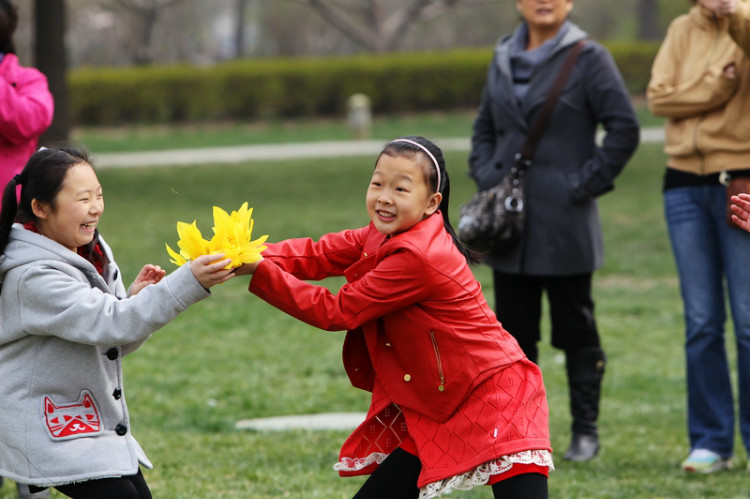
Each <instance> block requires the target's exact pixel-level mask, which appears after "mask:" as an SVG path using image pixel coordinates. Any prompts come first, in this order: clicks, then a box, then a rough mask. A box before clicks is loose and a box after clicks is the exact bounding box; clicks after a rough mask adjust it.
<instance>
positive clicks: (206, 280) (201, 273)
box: [190, 253, 234, 289]
mask: <svg viewBox="0 0 750 499" xmlns="http://www.w3.org/2000/svg"><path fill="white" fill-rule="evenodd" d="M223 256H224V253H218V254H216V255H202V256H199V257H198V258H196V259H195V260H192V261H191V262H190V270H191V271H192V272H193V275H194V276H195V278H196V279H198V282H199V283H201V285H202V286H203V287H204V288H206V289H208V288H210V287H211V286H214V285H216V284H221V283H222V282H226V281H228V280H229V279H231V278H232V277H234V273H233V272H232V269H225V268H224V267H226V266H227V265H229V264H230V263H232V260H231V259H229V258H223Z"/></svg>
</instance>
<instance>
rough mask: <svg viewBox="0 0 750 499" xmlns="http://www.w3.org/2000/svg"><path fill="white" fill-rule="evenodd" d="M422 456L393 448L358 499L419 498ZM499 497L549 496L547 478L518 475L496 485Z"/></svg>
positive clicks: (494, 491) (543, 498) (540, 498)
mask: <svg viewBox="0 0 750 499" xmlns="http://www.w3.org/2000/svg"><path fill="white" fill-rule="evenodd" d="M421 469H422V463H420V462H419V458H418V457H417V456H415V455H413V454H409V453H408V452H406V451H405V450H403V449H400V448H399V449H396V450H395V451H393V452H392V453H391V454H390V455H389V456H388V457H387V458H386V459H385V461H383V462H382V463H381V464H380V466H378V467H377V468H376V469H375V472H374V473H373V474H372V475H370V477H369V478H368V479H367V481H365V483H364V484H363V485H362V488H360V489H359V491H358V492H357V493H356V494H355V496H354V499H391V498H392V499H401V498H403V499H408V498H416V497H419V488H417V478H418V477H419V472H420V471H421ZM492 495H493V497H494V498H495V499H501V498H507V499H547V497H548V492H547V477H546V476H544V475H542V474H540V473H525V474H522V475H516V476H514V477H511V478H507V479H505V480H501V481H500V482H498V483H496V484H494V485H493V486H492Z"/></svg>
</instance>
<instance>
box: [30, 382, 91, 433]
mask: <svg viewBox="0 0 750 499" xmlns="http://www.w3.org/2000/svg"><path fill="white" fill-rule="evenodd" d="M44 421H45V423H46V426H47V431H48V432H49V434H50V436H51V437H52V438H53V439H60V440H63V439H69V438H76V437H81V436H92V435H93V434H96V433H99V431H100V423H101V419H100V417H99V408H98V407H97V406H96V401H95V400H94V396H93V395H92V394H91V392H89V391H88V390H83V391H82V392H81V396H80V397H79V398H78V401H76V402H74V403H70V404H65V405H57V404H55V402H53V401H52V399H51V398H50V397H49V396H47V395H45V396H44Z"/></svg>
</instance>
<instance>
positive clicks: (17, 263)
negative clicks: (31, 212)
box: [0, 224, 209, 486]
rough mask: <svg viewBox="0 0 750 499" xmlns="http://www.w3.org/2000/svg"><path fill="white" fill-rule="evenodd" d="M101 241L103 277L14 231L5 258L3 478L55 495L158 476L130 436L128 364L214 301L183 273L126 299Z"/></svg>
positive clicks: (1, 300) (1, 297)
mask: <svg viewBox="0 0 750 499" xmlns="http://www.w3.org/2000/svg"><path fill="white" fill-rule="evenodd" d="M100 242H101V246H102V248H103V250H104V252H105V254H106V255H107V257H108V260H109V262H110V263H109V264H108V265H107V266H106V268H105V269H104V276H102V275H99V273H98V272H97V271H96V269H95V268H94V266H93V265H92V264H91V263H89V262H88V261H87V260H86V259H84V258H82V257H80V256H79V255H78V254H76V253H75V252H73V251H70V250H69V249H66V248H64V247H63V246H62V245H60V244H58V243H56V242H54V241H53V240H51V239H49V238H47V237H45V236H42V235H40V234H37V233H35V232H32V231H28V230H26V229H24V228H23V227H22V226H21V225H18V224H16V225H14V226H13V227H12V229H11V233H10V242H9V243H8V245H7V246H6V248H5V253H4V254H3V255H2V256H0V283H1V284H2V291H1V292H0V401H1V402H0V476H4V477H8V478H11V479H13V480H15V481H17V482H20V483H27V484H32V485H41V486H54V485H61V484H66V483H71V482H77V481H83V480H90V479H97V478H106V477H116V476H123V475H132V474H135V473H136V472H137V471H138V466H139V463H140V464H142V465H143V466H145V467H147V468H150V467H151V463H150V462H149V460H148V458H147V457H146V455H145V454H144V452H143V450H142V449H141V447H140V445H138V442H136V440H135V438H133V435H132V433H131V422H130V417H129V415H128V408H127V405H126V403H125V392H124V385H123V379H122V357H123V356H124V355H126V354H128V353H130V352H132V351H134V350H135V349H136V348H138V347H139V346H140V345H141V344H142V343H143V342H144V341H145V340H146V339H147V338H148V337H149V336H150V335H151V333H153V332H155V331H156V330H157V329H159V328H161V327H162V326H164V325H165V324H166V323H168V322H169V321H170V320H172V319H174V318H175V317H176V316H177V315H178V314H179V313H180V312H182V311H183V310H185V309H186V308H187V307H188V306H189V305H191V304H193V303H196V302H198V301H200V300H202V299H204V298H206V297H208V296H209V292H208V291H207V290H206V289H204V288H203V286H201V284H200V283H199V282H198V281H197V279H196V278H195V277H194V276H193V273H192V272H191V271H190V267H189V265H183V266H182V267H180V268H179V269H177V270H176V271H174V272H172V273H171V274H169V275H168V276H166V277H165V278H164V279H162V281H161V282H159V283H157V284H155V285H150V286H147V287H146V288H144V289H143V290H141V291H140V292H139V293H138V294H137V295H135V296H131V297H128V296H127V292H126V290H125V287H124V286H123V282H122V279H121V276H120V271H119V269H118V268H117V265H116V264H115V262H114V258H113V256H112V252H111V250H110V249H109V247H108V246H107V244H106V243H105V242H104V240H103V239H101V238H100Z"/></svg>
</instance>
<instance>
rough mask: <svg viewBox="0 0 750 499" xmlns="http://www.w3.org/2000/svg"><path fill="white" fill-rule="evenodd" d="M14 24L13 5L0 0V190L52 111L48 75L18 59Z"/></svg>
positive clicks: (49, 120) (33, 144) (17, 168)
mask: <svg viewBox="0 0 750 499" xmlns="http://www.w3.org/2000/svg"><path fill="white" fill-rule="evenodd" d="M17 24H18V14H17V10H16V7H15V6H14V5H13V4H12V3H11V2H10V1H8V0H0V190H2V188H4V187H5V185H6V184H7V183H8V182H9V181H10V179H11V178H13V176H14V175H16V174H17V173H20V172H21V170H22V169H23V167H24V165H25V164H26V161H28V159H29V158H30V157H31V155H32V154H33V153H34V151H35V150H36V148H37V142H38V140H39V136H40V135H41V134H42V133H44V131H45V130H47V128H48V127H49V125H50V123H52V115H53V112H54V100H53V99H52V94H51V93H50V91H49V87H48V85H47V78H46V77H45V76H44V75H43V74H42V73H41V72H39V71H38V70H36V69H35V68H30V67H24V66H21V65H20V64H19V62H18V57H17V56H16V49H15V44H14V42H13V33H14V32H15V30H16V25H17Z"/></svg>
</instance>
